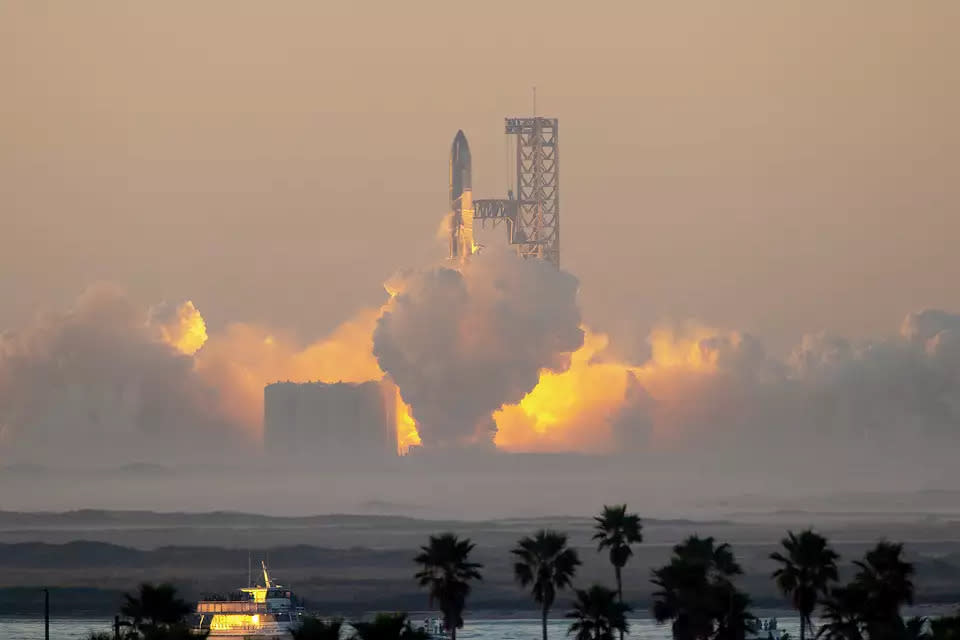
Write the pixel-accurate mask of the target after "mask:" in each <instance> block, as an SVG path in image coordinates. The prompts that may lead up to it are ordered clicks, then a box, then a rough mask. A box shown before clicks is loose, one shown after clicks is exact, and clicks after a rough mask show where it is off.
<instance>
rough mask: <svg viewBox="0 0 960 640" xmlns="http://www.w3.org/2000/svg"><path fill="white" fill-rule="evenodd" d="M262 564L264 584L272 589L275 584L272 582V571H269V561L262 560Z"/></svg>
mask: <svg viewBox="0 0 960 640" xmlns="http://www.w3.org/2000/svg"><path fill="white" fill-rule="evenodd" d="M260 566H261V567H263V583H264V584H263V586H265V587H266V588H267V589H270V588H272V587H273V584H271V582H270V573H268V572H267V563H266V562H264V561H263V560H261V561H260Z"/></svg>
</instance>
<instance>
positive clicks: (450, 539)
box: [413, 533, 483, 640]
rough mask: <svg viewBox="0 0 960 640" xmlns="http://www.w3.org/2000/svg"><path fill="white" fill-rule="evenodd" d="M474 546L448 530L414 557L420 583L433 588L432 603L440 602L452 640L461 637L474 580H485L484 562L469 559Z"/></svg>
mask: <svg viewBox="0 0 960 640" xmlns="http://www.w3.org/2000/svg"><path fill="white" fill-rule="evenodd" d="M473 548H474V544H473V543H472V542H470V540H469V539H463V540H460V539H459V538H458V537H457V536H456V535H454V534H452V533H444V534H441V535H439V536H430V542H429V544H427V545H426V546H424V547H420V551H421V553H420V554H419V555H417V557H416V558H414V559H413V561H414V562H416V563H417V564H418V565H420V567H421V569H420V571H418V572H417V574H416V576H415V577H416V579H417V582H418V583H419V584H420V586H421V587H427V588H428V589H429V590H430V606H433V603H434V601H436V602H437V603H438V604H439V605H440V611H441V613H443V623H444V625H445V626H446V627H447V629H449V630H450V639H451V640H457V629H460V628H462V627H463V610H464V609H465V608H466V604H467V596H468V595H469V594H470V581H471V580H481V579H482V577H481V575H480V571H479V570H480V569H481V568H483V565H481V564H478V563H476V562H470V561H469V560H468V558H469V557H470V552H471V551H473Z"/></svg>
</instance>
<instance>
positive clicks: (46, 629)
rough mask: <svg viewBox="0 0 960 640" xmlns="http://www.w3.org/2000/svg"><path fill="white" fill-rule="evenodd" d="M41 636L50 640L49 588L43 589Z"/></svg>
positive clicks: (45, 639)
mask: <svg viewBox="0 0 960 640" xmlns="http://www.w3.org/2000/svg"><path fill="white" fill-rule="evenodd" d="M43 638H44V640H50V589H47V588H44V590H43Z"/></svg>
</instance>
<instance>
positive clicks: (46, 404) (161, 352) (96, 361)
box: [0, 285, 226, 462]
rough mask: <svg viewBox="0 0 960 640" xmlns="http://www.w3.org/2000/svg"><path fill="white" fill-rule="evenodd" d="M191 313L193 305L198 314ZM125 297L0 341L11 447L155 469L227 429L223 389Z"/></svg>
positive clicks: (0, 391) (5, 429) (102, 300)
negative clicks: (146, 463)
mask: <svg viewBox="0 0 960 640" xmlns="http://www.w3.org/2000/svg"><path fill="white" fill-rule="evenodd" d="M191 308H192V305H191ZM161 333H162V332H161V331H160V327H159V326H157V325H155V324H151V323H150V321H149V313H148V312H147V311H145V310H143V309H140V308H138V307H137V306H136V305H135V304H133V303H132V302H131V301H130V299H129V298H128V297H127V296H126V295H125V294H124V293H123V292H122V291H121V290H119V289H117V288H115V287H112V286H108V285H98V286H94V287H91V288H90V289H89V290H87V291H86V292H85V293H84V294H83V295H81V296H80V297H79V298H78V300H77V301H76V304H75V305H74V307H73V308H72V309H71V310H70V311H68V312H66V313H59V314H47V315H44V316H42V317H40V318H38V319H37V320H36V321H35V322H34V323H33V324H32V325H30V326H28V327H26V328H25V329H23V330H21V331H17V332H7V333H4V334H3V335H0V430H2V434H3V442H2V443H0V445H2V446H3V448H4V450H6V452H7V453H10V452H11V451H12V452H14V453H15V454H17V455H18V456H19V457H21V458H23V457H26V458H31V457H35V458H38V459H40V460H42V461H43V462H50V461H58V462H66V461H70V462H84V461H90V460H99V461H108V460H112V461H114V462H116V461H118V460H119V461H121V462H128V461H130V460H157V459H163V456H164V455H166V454H167V453H169V452H171V451H178V452H190V451H197V449H198V448H199V449H202V447H198V446H197V445H198V444H199V442H200V441H202V440H203V436H204V434H205V433H206V434H211V433H214V432H217V431H220V430H221V429H223V428H225V427H226V425H225V424H224V423H223V421H222V420H220V418H218V417H217V416H216V415H215V414H214V412H213V411H212V410H211V407H212V406H213V405H214V402H213V401H214V399H215V397H216V393H217V390H216V389H214V388H212V387H210V386H208V385H206V384H204V383H203V382H202V381H201V380H200V379H199V378H198V377H197V376H195V375H194V373H193V359H192V358H191V357H189V356H188V355H185V354H183V353H181V352H179V351H178V350H177V349H176V348H175V347H174V346H172V345H169V344H167V343H165V342H163V341H162V340H161V339H160V335H161Z"/></svg>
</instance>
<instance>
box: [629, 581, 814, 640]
mask: <svg viewBox="0 0 960 640" xmlns="http://www.w3.org/2000/svg"><path fill="white" fill-rule="evenodd" d="M613 572H614V573H615V574H617V600H618V601H619V602H620V604H623V580H622V579H621V576H620V567H619V566H617V565H614V567H613ZM620 640H623V629H621V630H620ZM800 640H803V638H801V639H800Z"/></svg>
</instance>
